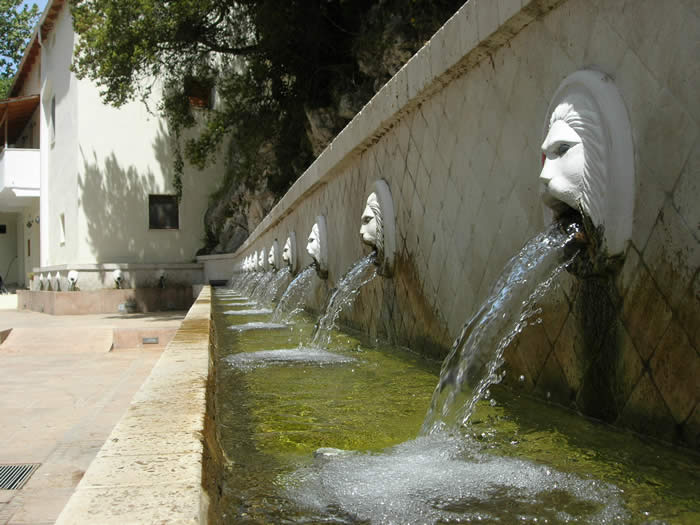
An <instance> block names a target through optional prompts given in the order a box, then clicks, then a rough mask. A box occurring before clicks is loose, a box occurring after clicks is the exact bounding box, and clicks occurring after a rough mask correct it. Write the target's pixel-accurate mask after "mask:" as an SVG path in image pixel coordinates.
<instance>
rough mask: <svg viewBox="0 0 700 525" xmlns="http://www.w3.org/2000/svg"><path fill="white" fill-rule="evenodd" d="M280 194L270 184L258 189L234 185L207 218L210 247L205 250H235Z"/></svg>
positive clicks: (222, 251) (224, 251)
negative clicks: (267, 186) (275, 193)
mask: <svg viewBox="0 0 700 525" xmlns="http://www.w3.org/2000/svg"><path fill="white" fill-rule="evenodd" d="M276 201H277V197H276V196H275V195H274V194H273V193H272V192H271V191H269V190H268V189H267V188H266V187H260V188H258V189H255V190H251V189H249V188H247V187H246V186H245V185H230V186H228V187H227V188H226V192H225V194H224V195H223V196H222V197H221V198H219V199H217V200H216V201H215V202H214V203H213V204H212V205H211V206H210V207H209V209H208V210H207V213H206V215H205V218H204V222H205V228H206V234H207V241H208V244H209V246H207V247H206V248H205V249H203V250H201V251H200V254H202V253H232V252H235V251H236V250H237V249H238V247H239V246H240V245H241V244H243V242H244V241H245V240H246V239H247V238H248V235H249V234H250V232H252V231H253V230H254V229H255V227H256V226H257V225H258V224H260V221H262V220H263V218H264V217H265V215H267V213H268V212H269V211H270V210H271V209H272V207H273V206H274V205H275V202H276Z"/></svg>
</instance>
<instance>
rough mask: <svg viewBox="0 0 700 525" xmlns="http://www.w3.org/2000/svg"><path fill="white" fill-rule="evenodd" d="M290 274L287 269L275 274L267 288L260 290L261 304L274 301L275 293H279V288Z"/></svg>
mask: <svg viewBox="0 0 700 525" xmlns="http://www.w3.org/2000/svg"><path fill="white" fill-rule="evenodd" d="M290 274H291V272H290V271H289V268H288V267H285V268H282V269H281V270H279V271H278V272H276V273H275V274H274V277H273V278H272V280H271V282H270V284H269V285H268V286H267V288H266V289H265V290H262V294H261V298H260V301H261V302H262V303H263V304H270V303H272V302H273V301H274V300H275V297H277V292H278V291H279V288H280V286H281V285H282V283H283V282H285V281H286V280H287V279H288V278H289V275H290Z"/></svg>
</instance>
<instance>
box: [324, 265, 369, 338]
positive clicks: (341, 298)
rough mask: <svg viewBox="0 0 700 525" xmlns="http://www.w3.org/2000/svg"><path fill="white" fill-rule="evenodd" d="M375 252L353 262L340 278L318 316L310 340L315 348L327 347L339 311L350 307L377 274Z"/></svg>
mask: <svg viewBox="0 0 700 525" xmlns="http://www.w3.org/2000/svg"><path fill="white" fill-rule="evenodd" d="M375 257H376V254H374V253H371V254H369V255H367V256H365V257H363V258H362V259H360V260H359V261H357V262H356V263H355V264H353V265H352V267H351V268H350V270H348V272H347V273H346V274H345V275H344V276H343V277H342V279H340V282H339V283H338V287H337V288H336V289H335V290H334V291H333V293H332V295H331V298H330V300H329V301H328V306H327V307H326V311H325V312H324V314H323V315H322V316H321V317H320V318H319V320H318V323H317V325H316V330H315V333H314V335H313V338H312V340H311V346H312V347H315V348H327V347H328V344H329V343H330V338H331V331H332V330H333V329H334V328H335V326H336V323H337V321H338V317H339V316H340V313H341V312H342V311H343V310H344V309H345V308H348V307H350V305H352V303H353V302H354V301H355V298H356V297H357V294H358V293H359V292H360V289H361V288H362V287H363V286H364V285H365V284H367V283H368V282H370V281H371V280H372V279H374V278H375V277H376V276H377V267H376V265H375V264H374V260H375Z"/></svg>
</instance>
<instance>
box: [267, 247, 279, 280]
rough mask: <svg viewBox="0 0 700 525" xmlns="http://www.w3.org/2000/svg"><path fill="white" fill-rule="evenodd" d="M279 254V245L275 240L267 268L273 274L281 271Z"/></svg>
mask: <svg viewBox="0 0 700 525" xmlns="http://www.w3.org/2000/svg"><path fill="white" fill-rule="evenodd" d="M279 253H280V251H279V243H278V242H277V239H275V240H274V241H273V242H272V246H271V247H270V251H269V253H268V255H267V267H268V268H269V269H270V270H271V271H273V272H274V271H277V270H279V269H280V261H279Z"/></svg>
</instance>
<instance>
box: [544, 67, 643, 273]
mask: <svg viewBox="0 0 700 525" xmlns="http://www.w3.org/2000/svg"><path fill="white" fill-rule="evenodd" d="M544 135H545V137H544V141H543V142H542V171H541V172H540V182H541V183H542V200H543V202H544V204H545V206H546V209H545V221H546V222H550V221H551V220H552V219H554V220H562V221H564V222H567V219H569V218H570V217H572V216H575V215H577V214H580V216H581V218H582V222H583V227H584V230H585V237H586V241H587V242H588V243H589V250H588V251H589V256H591V260H592V261H594V260H595V261H597V262H594V266H600V265H601V264H602V265H605V264H606V263H605V262H603V261H605V260H610V259H611V258H614V257H615V256H619V255H622V254H623V253H624V250H625V245H626V242H627V241H628V240H629V239H630V237H631V234H632V218H633V215H632V213H633V208H634V191H635V186H634V153H633V149H632V133H631V128H630V124H629V119H628V117H627V111H626V109H625V106H624V103H623V101H622V98H621V97H620V94H619V92H618V91H617V89H616V88H615V85H614V84H613V82H612V80H611V79H610V78H609V77H608V76H607V75H605V74H604V73H600V72H598V71H591V70H584V71H577V72H575V73H573V74H571V75H569V76H568V77H567V78H566V79H564V81H563V82H562V83H561V85H560V86H559V88H558V89H557V91H556V93H555V94H554V97H553V98H552V101H551V103H550V105H549V109H548V111H547V117H546V121H545V126H544Z"/></svg>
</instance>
